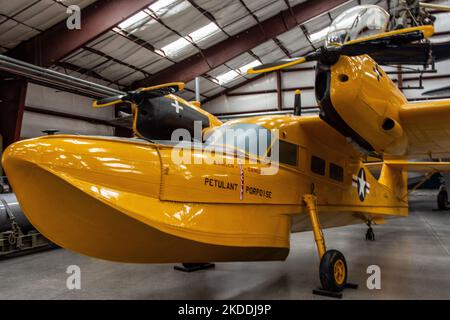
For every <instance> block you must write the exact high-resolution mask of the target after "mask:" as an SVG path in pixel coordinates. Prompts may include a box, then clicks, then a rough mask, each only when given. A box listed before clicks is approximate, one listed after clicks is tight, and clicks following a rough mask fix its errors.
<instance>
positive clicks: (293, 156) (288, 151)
mask: <svg viewBox="0 0 450 320" xmlns="http://www.w3.org/2000/svg"><path fill="white" fill-rule="evenodd" d="M279 142H280V163H284V164H287V165H290V166H294V167H296V166H297V159H298V157H297V155H298V146H297V145H295V144H293V143H289V142H286V141H283V140H279Z"/></svg>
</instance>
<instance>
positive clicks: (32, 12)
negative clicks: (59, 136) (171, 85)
mask: <svg viewBox="0 0 450 320" xmlns="http://www.w3.org/2000/svg"><path fill="white" fill-rule="evenodd" d="M115 2H117V3H120V2H123V3H124V6H125V5H126V8H122V11H121V12H122V16H121V19H118V17H117V16H112V15H111V14H110V11H114V8H110V7H108V6H107V3H108V1H105V0H98V1H93V0H74V1H60V0H45V1H33V2H30V1H24V0H21V1H11V2H10V3H4V4H2V6H1V8H0V9H1V19H2V20H0V33H1V34H2V35H1V36H0V45H1V49H0V50H2V52H3V53H5V52H6V53H7V54H10V55H12V56H20V50H21V49H23V48H26V49H27V50H26V52H27V53H28V54H29V53H30V52H32V53H33V55H34V56H38V59H36V57H35V58H34V60H37V61H34V62H37V63H38V64H41V65H43V66H46V67H51V68H52V69H55V70H57V71H61V72H64V73H67V74H70V75H74V76H78V77H80V78H83V79H88V80H93V81H95V82H98V83H101V84H105V85H109V86H112V87H115V88H120V89H123V88H127V87H133V86H134V87H135V86H138V85H147V84H153V83H161V82H167V81H169V80H172V81H173V80H181V81H185V82H187V89H188V90H187V91H186V92H185V93H183V96H184V98H186V99H193V98H194V93H193V89H194V82H193V81H192V80H193V79H194V77H195V76H201V79H200V82H201V88H202V99H204V100H209V99H211V98H213V97H216V96H217V95H220V94H221V93H222V92H224V91H226V90H228V89H229V88H233V87H234V86H236V85H238V84H240V83H243V82H245V81H248V80H249V79H251V78H252V76H249V75H246V70H247V69H248V68H249V67H251V66H254V65H256V64H260V63H265V62H268V61H271V60H275V59H280V58H288V57H292V56H296V55H301V54H304V53H306V52H308V51H311V50H313V49H314V48H315V47H318V46H320V45H321V42H322V41H323V37H324V35H325V33H326V28H327V26H328V25H329V24H330V22H331V20H332V19H333V18H334V17H336V16H337V15H338V14H339V13H341V12H342V11H343V10H345V9H347V8H349V7H351V6H354V5H356V4H358V3H362V4H366V3H374V4H379V5H382V6H384V7H385V8H387V7H388V1H386V0H382V1H376V0H362V1H345V0H331V1H330V0H309V1H306V0H252V1H250V0H228V1H210V0H159V1H151V0H147V1H143V0H138V1H133V2H132V3H133V5H130V3H131V2H130V1H127V2H128V4H125V3H126V2H125V1H120V0H119V1H115ZM391 2H392V1H391ZM105 3H106V5H105ZM70 4H75V5H79V6H80V7H81V8H82V9H83V10H82V23H86V24H87V27H89V29H95V28H96V27H98V30H97V32H98V34H97V35H95V36H94V35H90V37H91V39H90V41H88V42H86V43H81V44H80V46H79V47H75V48H67V50H68V51H70V54H69V52H61V55H63V54H66V55H64V56H63V57H61V59H58V61H54V62H53V63H50V62H49V60H46V59H47V52H48V51H49V48H48V47H49V44H52V42H50V41H56V40H55V38H57V37H60V38H63V37H64V33H67V32H70V31H67V30H63V31H59V32H56V31H55V29H57V27H58V24H60V25H61V24H65V18H66V17H67V14H66V12H65V10H66V7H67V6H68V5H70ZM93 7H95V8H96V13H95V18H96V20H98V19H99V18H101V17H103V18H104V19H105V20H106V19H107V18H108V17H110V18H109V19H110V21H108V22H110V23H111V28H109V29H107V30H105V29H104V28H105V26H106V22H105V25H102V26H96V25H90V24H89V23H90V21H87V22H86V21H85V20H87V19H89V18H91V15H89V14H90V13H89V9H90V8H93ZM137 8H139V9H138V10H136V9H137ZM102 10H103V12H102ZM127 10H129V11H127ZM133 10H134V11H133ZM106 11H108V12H106ZM124 16H125V18H123V17H124ZM114 19H116V21H114ZM87 27H86V28H87ZM102 28H103V29H102ZM57 31H58V30H57ZM82 31H83V30H82ZM89 31H90V32H91V33H92V32H93V31H92V30H89ZM50 36H53V37H50ZM33 38H34V39H33ZM86 39H87V38H86ZM58 40H59V39H58ZM83 40H84V39H83ZM61 41H64V39H62V40H61ZM73 42H76V41H73ZM53 44H54V42H53ZM61 46H62V45H61ZM50 51H51V50H50ZM51 54H53V55H54V56H56V55H57V53H54V52H51ZM27 58H29V57H28V56H27Z"/></svg>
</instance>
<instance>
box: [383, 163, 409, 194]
mask: <svg viewBox="0 0 450 320" xmlns="http://www.w3.org/2000/svg"><path fill="white" fill-rule="evenodd" d="M378 182H379V183H380V184H382V185H384V186H385V187H387V188H389V189H391V191H392V192H393V193H394V195H395V196H396V197H397V198H399V199H400V200H406V196H407V195H408V171H407V170H406V168H405V167H403V166H396V165H392V163H391V162H383V164H382V167H381V174H380V178H379V179H378Z"/></svg>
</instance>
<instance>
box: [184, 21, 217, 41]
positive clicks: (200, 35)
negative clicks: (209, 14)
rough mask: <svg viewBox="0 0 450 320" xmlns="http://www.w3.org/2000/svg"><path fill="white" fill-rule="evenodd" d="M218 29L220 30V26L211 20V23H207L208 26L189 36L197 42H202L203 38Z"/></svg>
mask: <svg viewBox="0 0 450 320" xmlns="http://www.w3.org/2000/svg"><path fill="white" fill-rule="evenodd" d="M218 31H220V29H219V27H218V26H217V25H216V24H215V23H214V22H211V23H210V24H207V25H206V26H204V27H202V28H200V29H197V30H195V31H194V32H192V33H190V34H189V37H191V39H192V41H194V42H195V43H197V42H200V41H201V40H204V39H206V38H209V37H210V36H212V35H213V34H215V33H217V32H218Z"/></svg>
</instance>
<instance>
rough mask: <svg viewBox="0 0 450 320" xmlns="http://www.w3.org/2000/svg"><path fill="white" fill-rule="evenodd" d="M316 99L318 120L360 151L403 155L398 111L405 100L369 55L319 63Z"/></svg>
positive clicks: (402, 135) (403, 146) (403, 136)
mask: <svg viewBox="0 0 450 320" xmlns="http://www.w3.org/2000/svg"><path fill="white" fill-rule="evenodd" d="M316 98H317V101H318V103H319V106H320V109H321V113H320V116H321V118H322V119H323V120H324V121H325V122H327V123H328V124H329V125H331V126H332V127H333V128H335V129H336V130H337V131H339V132H340V133H341V134H343V135H344V136H345V137H347V138H348V139H349V141H350V142H352V143H354V144H357V145H358V146H359V147H360V149H361V150H365V151H366V152H367V153H373V152H376V153H389V154H392V155H403V154H405V152H406V149H407V144H408V143H407V138H406V135H405V133H404V132H403V129H402V127H401V124H400V122H399V109H400V107H401V106H402V105H404V104H406V103H407V100H406V98H405V96H404V95H403V94H402V93H401V92H400V90H399V89H398V88H397V86H396V85H395V84H394V83H393V82H392V80H391V79H390V78H389V77H388V76H387V75H386V74H385V72H384V71H383V70H382V69H381V68H380V67H379V66H378V65H377V63H376V62H375V61H374V60H373V59H371V58H370V57H369V56H367V55H365V56H358V57H347V56H342V57H341V58H340V59H339V61H338V62H337V63H336V64H334V65H333V66H327V65H325V64H319V66H318V70H317V76H316Z"/></svg>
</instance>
